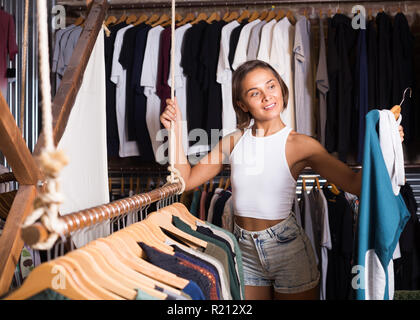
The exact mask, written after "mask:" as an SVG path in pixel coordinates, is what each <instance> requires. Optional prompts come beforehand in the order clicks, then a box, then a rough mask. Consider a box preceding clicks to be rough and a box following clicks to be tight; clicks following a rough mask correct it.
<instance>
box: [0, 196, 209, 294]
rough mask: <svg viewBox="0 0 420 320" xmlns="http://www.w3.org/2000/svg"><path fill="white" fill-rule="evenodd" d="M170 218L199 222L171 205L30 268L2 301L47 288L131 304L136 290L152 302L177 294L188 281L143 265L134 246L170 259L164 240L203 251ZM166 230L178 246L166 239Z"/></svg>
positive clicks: (200, 244)
mask: <svg viewBox="0 0 420 320" xmlns="http://www.w3.org/2000/svg"><path fill="white" fill-rule="evenodd" d="M173 216H177V217H179V218H181V219H182V220H183V221H184V222H185V223H186V224H188V225H189V226H190V227H191V228H192V229H193V230H196V229H197V227H196V226H197V222H202V223H204V221H201V220H200V219H198V218H197V217H195V216H194V215H192V214H191V213H190V212H189V211H188V209H187V208H186V207H185V206H184V205H183V204H181V203H174V204H172V205H170V206H168V207H165V208H162V209H160V210H159V211H155V212H153V213H150V214H149V215H148V216H147V218H145V219H144V220H142V221H140V222H137V223H134V224H131V225H130V226H128V227H125V228H124V229H121V230H119V231H117V232H114V233H113V234H111V235H110V236H108V237H105V238H99V239H97V240H94V241H91V242H90V243H88V244H87V245H85V246H84V247H82V248H79V249H76V250H73V251H71V252H69V253H67V254H65V255H63V256H61V257H59V258H56V259H54V260H51V261H48V262H45V263H42V264H41V265H39V266H38V267H36V268H35V269H34V270H33V271H32V272H31V273H30V274H29V276H28V278H27V279H26V280H25V282H24V283H23V285H22V286H21V287H20V288H19V289H17V290H16V291H14V292H12V293H11V294H9V295H8V296H7V297H6V298H5V299H6V300H23V299H28V298H31V297H33V296H35V295H36V294H38V293H40V292H42V291H44V290H47V289H51V290H53V291H55V292H56V293H59V294H61V295H63V296H65V297H67V298H69V299H71V300H86V299H94V300H124V299H128V300H133V299H135V298H136V296H137V291H136V289H140V290H142V291H144V292H146V293H148V294H149V295H151V296H152V297H155V298H157V299H165V298H167V294H165V293H163V292H162V291H159V290H157V289H156V287H155V286H158V287H160V288H163V289H165V290H167V291H168V292H172V293H174V294H180V291H181V290H182V289H183V288H185V286H186V285H187V284H188V283H189V280H188V279H184V278H182V277H179V276H177V275H174V274H172V273H171V272H168V271H166V270H163V269H161V268H159V267H157V266H155V265H153V264H152V263H150V262H148V261H147V260H146V259H145V258H146V254H145V252H144V251H143V250H142V249H141V247H140V246H139V245H138V242H144V243H145V244H147V245H149V246H152V247H155V248H156V249H158V250H160V251H162V252H164V253H167V254H170V255H174V254H175V253H174V249H173V247H171V246H170V245H168V244H167V241H168V240H169V241H171V243H174V242H175V243H176V244H177V245H178V246H179V247H180V248H183V249H185V248H186V247H189V248H192V249H200V250H203V249H205V248H206V247H207V242H206V241H203V240H201V239H198V238H196V237H194V236H191V235H189V234H187V233H184V232H183V231H181V230H180V229H178V228H176V227H175V226H174V225H173V224H172V218H173ZM162 229H164V230H167V231H168V232H170V233H171V234H173V235H174V236H176V238H177V239H182V243H180V242H178V241H175V240H173V239H171V238H169V237H168V236H167V235H166V234H165V233H164V232H163V231H162Z"/></svg>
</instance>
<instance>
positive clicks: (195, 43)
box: [181, 21, 209, 154]
mask: <svg viewBox="0 0 420 320" xmlns="http://www.w3.org/2000/svg"><path fill="white" fill-rule="evenodd" d="M208 26H209V25H208V24H207V22H205V21H200V22H199V23H197V24H195V25H193V27H192V28H190V29H188V30H187V31H186V32H185V35H184V49H183V52H182V58H181V66H182V68H183V70H184V73H185V75H186V77H187V122H188V132H189V134H190V135H191V141H189V143H190V148H189V151H188V152H189V154H195V153H196V152H206V151H208V150H209V141H208V140H205V141H202V140H200V139H198V141H197V142H195V141H194V139H195V138H197V133H194V132H192V133H191V131H193V130H194V129H199V130H200V129H201V130H205V129H206V119H205V117H206V115H207V108H206V107H207V103H206V101H207V97H206V96H205V91H203V90H202V87H201V85H200V83H201V82H202V80H203V78H202V77H203V72H202V71H203V70H202V65H201V62H200V50H201V46H202V42H203V34H204V31H205V29H206V28H207V27H208Z"/></svg>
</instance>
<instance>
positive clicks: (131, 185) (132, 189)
mask: <svg viewBox="0 0 420 320" xmlns="http://www.w3.org/2000/svg"><path fill="white" fill-rule="evenodd" d="M129 191H133V192H134V178H133V177H132V176H131V177H130V190H129Z"/></svg>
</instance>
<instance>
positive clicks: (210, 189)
mask: <svg viewBox="0 0 420 320" xmlns="http://www.w3.org/2000/svg"><path fill="white" fill-rule="evenodd" d="M209 192H213V179H210V186H209Z"/></svg>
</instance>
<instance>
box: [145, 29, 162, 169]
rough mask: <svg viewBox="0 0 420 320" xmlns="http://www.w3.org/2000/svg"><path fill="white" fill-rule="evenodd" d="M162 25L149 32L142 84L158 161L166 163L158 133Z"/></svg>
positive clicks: (153, 145) (151, 138) (148, 126)
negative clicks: (158, 88) (158, 74)
mask: <svg viewBox="0 0 420 320" xmlns="http://www.w3.org/2000/svg"><path fill="white" fill-rule="evenodd" d="M163 29H164V28H163V27H162V26H156V27H154V28H152V29H150V30H149V33H148V34H147V42H146V49H145V52H144V60H143V67H142V72H141V79H140V85H141V86H142V87H144V95H145V96H146V97H147V104H146V123H147V129H148V130H149V135H150V140H151V141H152V147H153V151H154V153H155V159H156V161H157V162H158V163H162V164H163V163H165V157H164V155H163V152H159V150H160V148H159V147H160V146H161V145H162V141H163V139H161V138H162V137H161V136H160V135H158V133H159V132H160V130H161V127H160V120H159V117H160V98H159V97H158V96H157V94H156V81H157V71H158V70H157V69H158V61H159V47H160V34H161V32H162V31H163Z"/></svg>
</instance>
